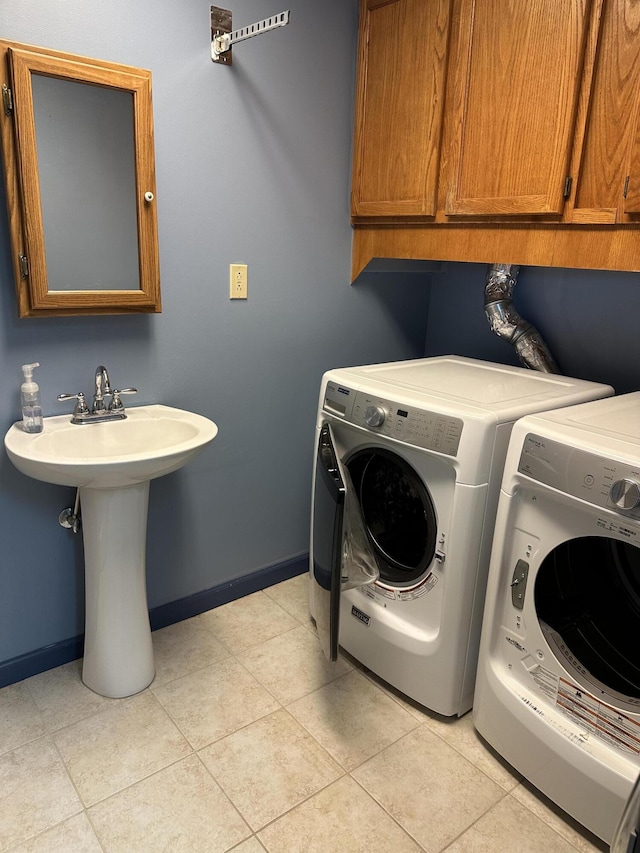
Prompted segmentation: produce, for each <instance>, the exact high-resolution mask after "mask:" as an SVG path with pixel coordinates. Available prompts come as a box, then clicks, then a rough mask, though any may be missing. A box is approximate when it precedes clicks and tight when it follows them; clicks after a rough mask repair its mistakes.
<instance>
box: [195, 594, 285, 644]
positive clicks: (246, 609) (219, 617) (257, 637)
mask: <svg viewBox="0 0 640 853" xmlns="http://www.w3.org/2000/svg"><path fill="white" fill-rule="evenodd" d="M198 619H200V620H201V621H202V622H203V624H205V625H206V626H207V627H209V628H210V629H211V630H212V631H213V632H214V635H215V637H216V639H217V640H219V641H220V642H221V643H223V644H224V645H225V646H226V647H227V648H228V649H229V650H230V651H231V652H233V653H234V654H237V653H238V652H242V651H244V650H245V649H249V648H251V646H257V645H259V644H260V643H264V642H265V641H266V640H270V639H271V638H272V637H277V635H278V634H284V632H285V631H290V630H291V629H292V628H295V627H296V626H297V625H298V624H299V623H298V621H297V620H296V619H294V618H293V616H291V615H290V614H289V613H287V611H286V610H283V609H282V607H280V605H279V604H276V602H275V601H274V600H273V599H272V598H269V596H268V595H265V593H264V592H254V593H253V594H252V595H247V596H245V597H244V598H239V599H237V600H236V601H232V602H230V603H229V604H224V605H222V606H221V607H216V608H214V609H213V610H209V611H208V612H207V613H202V614H200V616H198Z"/></svg>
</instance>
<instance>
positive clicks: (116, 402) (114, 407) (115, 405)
mask: <svg viewBox="0 0 640 853" xmlns="http://www.w3.org/2000/svg"><path fill="white" fill-rule="evenodd" d="M137 393H138V389H137V388H122V389H121V390H120V391H118V389H117V388H114V389H113V391H112V392H111V402H110V403H109V411H110V412H122V411H124V406H123V405H122V400H121V399H120V394H137Z"/></svg>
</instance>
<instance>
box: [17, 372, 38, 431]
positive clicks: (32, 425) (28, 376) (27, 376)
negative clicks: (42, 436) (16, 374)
mask: <svg viewBox="0 0 640 853" xmlns="http://www.w3.org/2000/svg"><path fill="white" fill-rule="evenodd" d="M34 367H40V362H38V361H36V362H34V363H33V364H23V365H22V372H23V373H24V382H23V383H22V385H21V386H20V400H21V403H22V428H23V429H24V431H25V432H42V427H43V423H42V405H41V404H40V388H39V387H38V385H37V384H36V383H35V382H34V381H33V369H34Z"/></svg>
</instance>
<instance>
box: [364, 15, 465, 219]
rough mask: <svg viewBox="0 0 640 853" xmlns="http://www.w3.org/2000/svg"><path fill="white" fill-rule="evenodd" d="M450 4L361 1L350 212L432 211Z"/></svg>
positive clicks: (369, 214)
mask: <svg viewBox="0 0 640 853" xmlns="http://www.w3.org/2000/svg"><path fill="white" fill-rule="evenodd" d="M451 7H452V0H360V21H359V40H358V45H359V48H358V72H357V73H358V76H357V85H356V119H355V130H354V162H353V177H352V191H351V212H352V215H353V216H354V217H358V216H363V217H375V216H381V217H396V216H400V217H402V216H409V217H416V216H417V217H432V216H434V215H435V212H436V204H437V188H438V173H439V161H440V145H441V137H442V120H443V108H444V90H445V79H446V72H447V49H448V43H449V30H450V26H451V14H452V13H451Z"/></svg>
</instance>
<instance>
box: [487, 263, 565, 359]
mask: <svg viewBox="0 0 640 853" xmlns="http://www.w3.org/2000/svg"><path fill="white" fill-rule="evenodd" d="M519 272H520V267H519V266H516V265H515V264H490V265H489V269H488V271H487V279H486V283H485V288H484V311H485V314H486V315H487V320H488V321H489V325H490V326H491V331H492V332H494V333H495V334H496V335H498V337H500V338H504V339H505V340H506V341H508V342H509V343H510V344H511V345H512V346H514V347H515V350H516V352H517V354H518V358H519V359H520V361H521V362H522V364H524V366H525V367H530V368H531V369H532V370H540V371H541V372H542V373H560V370H559V368H558V365H557V364H556V363H555V361H554V359H553V356H552V355H551V353H550V352H549V349H548V348H547V345H546V344H545V342H544V341H543V339H542V336H541V335H540V332H538V330H537V329H536V328H535V326H532V325H531V323H527V321H526V320H524V319H523V318H522V317H521V316H520V315H519V314H518V312H517V311H516V309H515V308H514V306H513V289H514V287H515V286H516V282H517V280H518V273H519Z"/></svg>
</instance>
